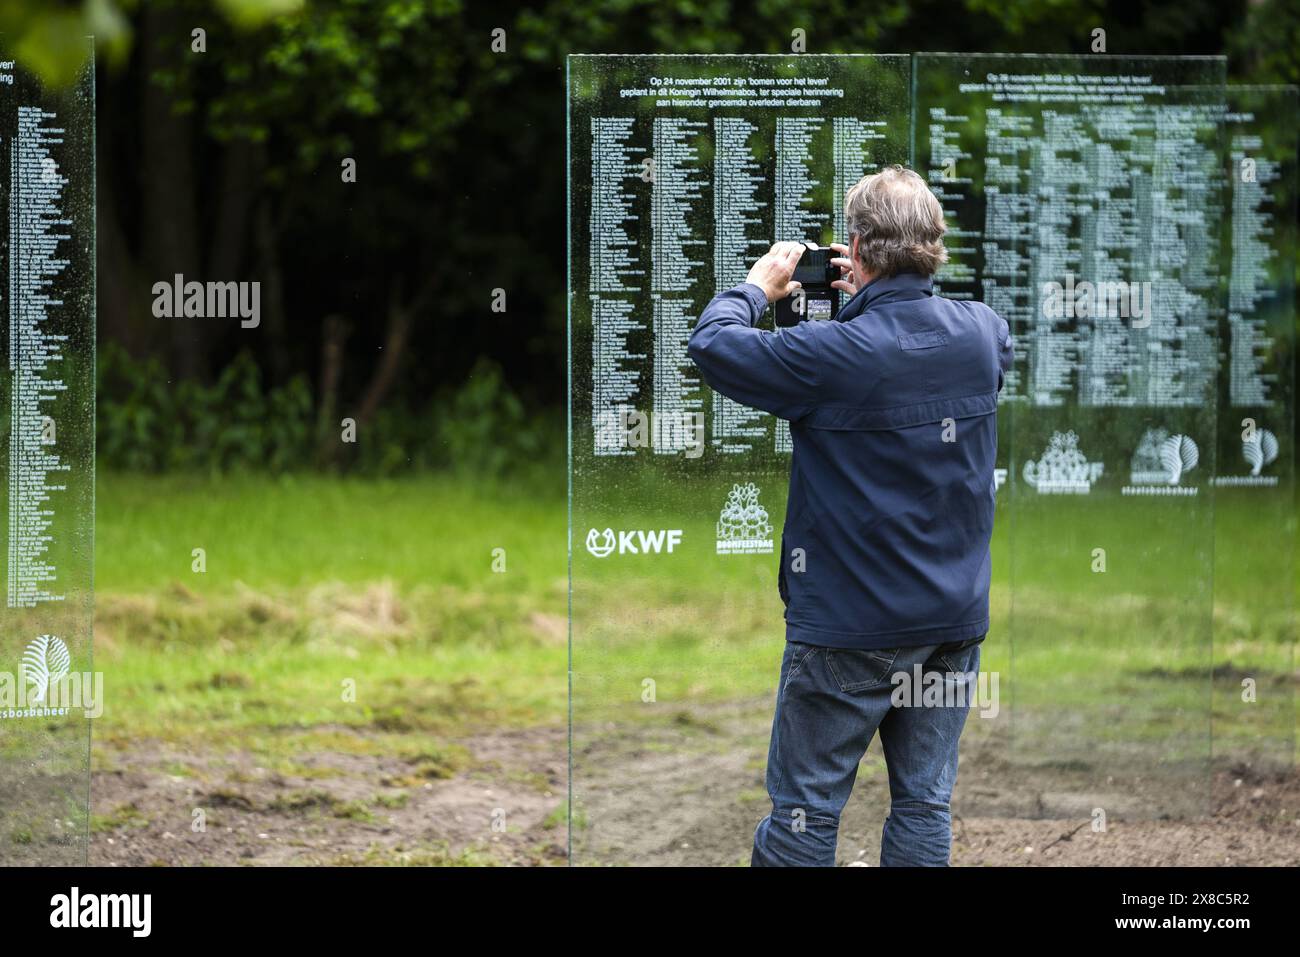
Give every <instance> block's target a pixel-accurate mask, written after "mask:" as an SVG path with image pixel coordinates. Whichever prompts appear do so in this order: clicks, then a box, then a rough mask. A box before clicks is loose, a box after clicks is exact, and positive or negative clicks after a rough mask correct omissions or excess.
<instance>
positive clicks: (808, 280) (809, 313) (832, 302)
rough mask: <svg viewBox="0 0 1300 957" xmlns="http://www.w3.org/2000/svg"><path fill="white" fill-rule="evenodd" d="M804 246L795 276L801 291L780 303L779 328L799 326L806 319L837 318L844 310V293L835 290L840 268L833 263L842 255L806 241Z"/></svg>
mask: <svg viewBox="0 0 1300 957" xmlns="http://www.w3.org/2000/svg"><path fill="white" fill-rule="evenodd" d="M804 247H805V249H804V253H803V255H802V256H800V257H799V264H798V265H797V266H795V267H794V276H792V277H791V278H792V279H794V281H795V282H797V283H799V284H800V288H799V289H796V290H795V291H794V292H793V293H791V294H790V295H788V296H786V297H785V298H784V299H780V300H778V301H777V303H776V307H775V309H776V324H777V325H778V326H795V325H798V324H799V323H801V322H803V321H804V320H805V319H834V318H835V316H836V315H838V313H839V311H840V291H839V290H838V289H833V288H831V283H833V282H835V281H836V280H837V279H839V278H840V267H839V266H834V265H832V264H831V260H832V259H834V258H835V257H836V256H837V255H838V254H837V253H836V252H835V250H833V249H831V248H830V247H829V246H818V245H817V244H816V243H808V242H806V243H804Z"/></svg>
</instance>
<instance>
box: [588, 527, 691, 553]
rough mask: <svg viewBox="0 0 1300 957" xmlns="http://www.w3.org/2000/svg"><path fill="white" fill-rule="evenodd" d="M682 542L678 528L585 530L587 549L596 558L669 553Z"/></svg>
mask: <svg viewBox="0 0 1300 957" xmlns="http://www.w3.org/2000/svg"><path fill="white" fill-rule="evenodd" d="M681 543H682V530H681V529H680V528H659V529H650V530H646V529H631V530H621V531H617V532H616V531H614V529H612V528H607V529H605V530H604V531H601V530H600V529H598V528H593V529H591V530H590V531H588V532H587V551H589V552H591V554H592V555H594V556H595V557H597V558H608V557H609V556H610V555H613V554H615V553H617V554H619V555H658V554H662V553H667V554H669V555H671V554H672V553H673V549H674V548H676V547H677V546H678V545H680V544H681Z"/></svg>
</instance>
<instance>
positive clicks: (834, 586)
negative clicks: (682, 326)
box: [689, 273, 1012, 648]
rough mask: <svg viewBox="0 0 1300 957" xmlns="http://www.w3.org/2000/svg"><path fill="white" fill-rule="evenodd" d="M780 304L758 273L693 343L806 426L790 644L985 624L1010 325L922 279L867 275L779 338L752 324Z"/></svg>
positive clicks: (901, 639)
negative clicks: (824, 311)
mask: <svg viewBox="0 0 1300 957" xmlns="http://www.w3.org/2000/svg"><path fill="white" fill-rule="evenodd" d="M766 308H767V299H766V298H765V297H764V295H763V291H762V290H761V289H759V288H758V287H757V286H754V285H751V284H749V283H745V284H743V285H740V286H737V287H736V288H734V289H730V290H728V291H726V292H724V293H721V294H720V295H718V296H717V297H716V298H715V299H714V300H713V301H712V302H711V303H709V305H708V307H707V308H706V309H705V310H704V312H703V314H702V315H701V316H700V318H699V321H698V322H697V323H696V325H695V330H694V331H693V332H692V334H691V339H690V344H689V352H690V356H691V358H692V359H693V360H694V361H695V364H696V365H697V366H698V367H699V369H700V372H701V373H702V374H703V376H704V379H705V381H706V382H708V383H709V385H711V386H712V387H713V388H714V389H716V390H717V391H718V392H721V393H722V394H723V395H725V396H729V397H730V398H732V399H735V400H736V401H737V402H741V403H743V404H745V405H748V406H752V407H753V408H756V409H762V410H763V411H765V412H771V413H772V414H774V415H777V416H779V417H781V418H783V419H789V420H790V435H791V437H792V439H793V440H794V456H793V459H792V460H791V463H790V496H789V501H788V504H787V507H786V516H785V529H784V531H783V533H782V541H781V568H780V574H779V576H778V582H779V587H780V590H781V598H782V599H783V600H784V601H785V605H786V610H785V620H786V638H787V639H788V640H790V641H801V642H805V643H807V644H812V645H824V646H828V647H833V648H893V647H897V646H900V645H926V644H937V643H940V642H947V641H960V640H964V639H968V638H976V637H979V636H980V635H983V634H985V633H987V631H988V627H989V576H990V561H989V539H990V537H991V536H992V533H993V493H994V485H993V463H994V458H995V455H996V453H997V445H998V440H997V395H998V391H999V390H1000V389H1001V388H1002V377H1003V373H1004V372H1005V371H1006V370H1007V369H1008V368H1009V367H1010V364H1011V356H1012V349H1011V337H1010V334H1009V331H1008V328H1007V324H1006V322H1005V321H1004V320H1003V319H1001V318H1000V317H999V316H998V315H997V314H996V313H994V312H993V310H991V309H989V308H988V307H987V306H985V305H984V304H983V303H979V302H965V301H956V300H951V299H944V298H942V297H941V296H936V295H935V294H934V290H933V286H932V283H931V281H930V279H929V278H927V277H924V276H920V275H916V274H914V273H902V274H900V275H897V276H892V277H888V278H882V279H877V280H876V281H874V282H872V283H869V284H868V285H867V286H865V287H864V288H863V289H860V290H858V293H857V295H855V296H854V297H853V298H852V299H850V300H849V302H848V303H846V304H845V306H844V308H843V309H842V310H841V311H840V314H839V317H838V318H837V320H836V321H833V322H826V321H810V322H801V323H799V325H797V326H795V327H792V328H783V329H778V330H777V331H776V332H767V331H765V330H762V329H757V328H755V327H754V324H755V323H756V322H757V321H758V319H759V317H760V316H762V314H763V311H764V310H765V309H766ZM796 549H802V550H803V551H802V553H797V552H796ZM801 568H802V570H800V569H801Z"/></svg>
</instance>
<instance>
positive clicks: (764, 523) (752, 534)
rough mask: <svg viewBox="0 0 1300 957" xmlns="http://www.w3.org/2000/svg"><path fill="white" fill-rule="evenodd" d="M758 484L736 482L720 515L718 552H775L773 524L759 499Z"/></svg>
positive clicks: (741, 553) (752, 553)
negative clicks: (773, 550)
mask: <svg viewBox="0 0 1300 957" xmlns="http://www.w3.org/2000/svg"><path fill="white" fill-rule="evenodd" d="M758 492H759V489H758V486H756V485H755V484H754V483H753V482H748V483H746V484H745V485H740V484H736V485H733V486H732V487H731V491H730V492H728V493H727V501H726V503H725V504H724V505H723V506H722V514H721V515H719V516H718V554H719V555H770V554H772V523H771V521H769V519H768V515H767V509H765V508H764V507H763V506H762V505H760V504H759V502H758Z"/></svg>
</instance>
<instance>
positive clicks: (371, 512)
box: [95, 473, 567, 753]
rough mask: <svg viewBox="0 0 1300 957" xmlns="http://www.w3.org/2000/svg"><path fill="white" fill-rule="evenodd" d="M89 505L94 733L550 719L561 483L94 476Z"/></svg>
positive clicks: (231, 741)
mask: <svg viewBox="0 0 1300 957" xmlns="http://www.w3.org/2000/svg"><path fill="white" fill-rule="evenodd" d="M525 491H526V492H527V494H525ZM96 511H97V534H96V605H97V609H96V666H97V668H99V669H101V670H103V671H104V672H105V673H106V707H105V713H104V715H103V717H102V718H101V719H100V720H99V721H98V722H97V723H96V730H95V737H96V740H97V741H99V742H108V743H112V742H115V741H116V742H124V741H126V740H133V739H139V738H149V737H154V738H160V739H164V740H171V741H175V740H181V741H183V740H185V739H187V738H192V739H194V740H196V741H203V742H207V743H209V744H213V745H227V746H240V745H242V744H248V743H252V742H254V741H255V740H256V741H259V742H260V744H261V746H270V745H272V744H275V743H276V742H278V743H279V745H280V747H279V748H278V750H283V751H284V752H286V753H291V752H292V750H293V749H294V748H295V747H297V746H299V745H301V744H302V742H303V740H304V739H306V738H309V737H311V736H313V735H315V736H319V735H321V734H330V735H333V737H334V738H338V737H339V735H338V734H335V733H334V732H335V730H336V729H343V730H351V731H359V730H363V729H366V730H373V731H381V732H385V733H388V734H396V735H399V736H402V735H407V736H410V738H411V739H412V741H411V747H412V748H417V747H419V746H420V744H419V743H418V740H417V739H420V738H425V739H427V737H428V735H429V733H430V732H435V733H442V734H445V733H449V732H452V731H459V730H466V729H469V728H472V727H473V726H475V725H476V724H491V725H493V726H500V725H503V724H506V725H511V724H536V723H546V722H561V721H563V719H564V714H565V707H566V704H565V690H566V676H565V668H566V633H567V632H566V619H565V614H566V591H567V580H566V567H565V502H564V487H563V484H562V482H561V483H557V484H556V485H555V487H553V488H538V487H536V486H530V487H528V488H527V489H526V490H525V489H523V488H520V487H515V486H493V485H490V484H487V485H485V484H480V483H472V482H466V481H457V480H455V479H451V478H438V477H423V478H416V479H403V480H395V481H361V480H351V479H331V478H286V479H279V480H277V479H268V478H259V477H234V478H221V479H212V480H208V479H202V478H195V477H155V476H139V475H117V474H112V473H109V474H104V475H101V476H100V478H99V485H98V494H97V501H96ZM195 549H203V553H202V557H203V559H204V561H205V563H206V570H205V571H202V572H199V571H195V570H194V567H195V564H194V563H195V561H196V558H195V552H194V550H195ZM494 549H504V556H503V558H504V569H505V570H504V571H503V572H502V571H494V568H493V566H494V560H495V559H497V557H498V556H499V555H500V554H501V553H497V554H496V555H494ZM497 567H498V568H499V567H500V562H499V561H497Z"/></svg>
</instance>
